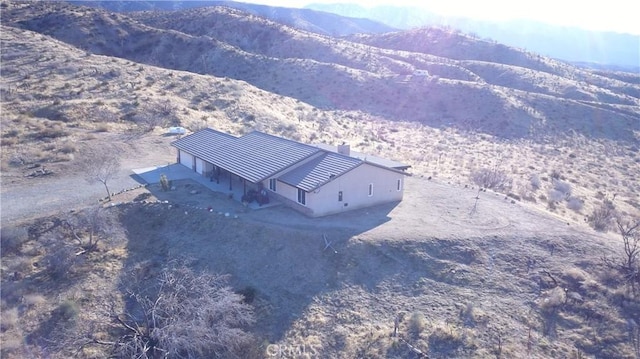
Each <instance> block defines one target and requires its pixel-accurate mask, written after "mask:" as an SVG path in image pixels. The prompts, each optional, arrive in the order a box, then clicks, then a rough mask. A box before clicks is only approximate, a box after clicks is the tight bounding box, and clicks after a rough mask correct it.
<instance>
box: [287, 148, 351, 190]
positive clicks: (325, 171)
mask: <svg viewBox="0 0 640 359" xmlns="http://www.w3.org/2000/svg"><path fill="white" fill-rule="evenodd" d="M362 163H363V162H362V161H361V160H359V159H357V158H352V157H348V156H344V155H340V154H337V153H332V152H324V154H323V155H321V156H320V157H318V158H314V159H312V160H310V161H308V162H306V163H304V164H303V165H301V166H300V167H296V168H294V169H293V170H291V171H289V172H287V173H285V174H283V175H282V176H280V177H279V178H278V179H279V180H280V181H282V182H284V183H286V184H289V185H292V186H294V187H298V188H300V189H303V190H305V191H307V192H309V191H312V190H314V189H316V188H318V187H320V186H322V185H323V184H325V183H327V182H329V181H331V180H332V179H334V178H335V177H338V176H341V175H342V174H344V173H346V172H349V171H351V170H352V169H354V168H356V167H358V166H359V165H361V164H362Z"/></svg>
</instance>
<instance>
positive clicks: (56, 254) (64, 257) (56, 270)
mask: <svg viewBox="0 0 640 359" xmlns="http://www.w3.org/2000/svg"><path fill="white" fill-rule="evenodd" d="M76 261H77V256H76V254H75V253H74V250H73V248H71V247H70V246H68V245H66V244H65V243H62V242H60V243H58V244H52V247H50V250H49V252H48V253H47V254H46V255H45V256H44V258H43V260H42V262H43V264H44V266H45V268H46V271H47V274H48V275H49V276H50V277H51V278H52V279H55V280H62V279H66V278H68V276H69V275H70V274H71V273H72V270H73V267H74V265H75V264H76Z"/></svg>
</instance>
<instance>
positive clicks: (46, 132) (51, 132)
mask: <svg viewBox="0 0 640 359" xmlns="http://www.w3.org/2000/svg"><path fill="white" fill-rule="evenodd" d="M66 136H69V132H68V131H65V130H64V129H63V128H62V126H60V125H57V124H56V125H53V126H46V127H44V128H41V129H40V130H39V131H38V132H36V133H34V134H32V137H33V138H34V139H36V140H47V139H54V138H59V137H66Z"/></svg>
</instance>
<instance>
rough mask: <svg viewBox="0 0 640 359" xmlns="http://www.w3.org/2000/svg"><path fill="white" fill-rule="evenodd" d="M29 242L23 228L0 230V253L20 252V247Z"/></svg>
mask: <svg viewBox="0 0 640 359" xmlns="http://www.w3.org/2000/svg"><path fill="white" fill-rule="evenodd" d="M28 240H29V233H28V232H27V229H26V228H24V227H14V226H11V227H2V228H1V229H0V249H1V250H2V253H3V254H4V253H14V252H18V251H20V248H21V247H22V245H23V244H24V243H25V242H27V241H28Z"/></svg>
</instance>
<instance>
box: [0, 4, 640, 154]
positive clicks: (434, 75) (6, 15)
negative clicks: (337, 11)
mask: <svg viewBox="0 0 640 359" xmlns="http://www.w3.org/2000/svg"><path fill="white" fill-rule="evenodd" d="M2 21H3V24H5V25H7V26H14V27H20V28H24V29H28V30H31V31H36V32H40V33H42V34H46V35H48V36H52V37H54V38H56V39H59V40H61V41H64V42H67V43H69V44H71V45H73V46H75V47H78V48H80V49H84V50H86V51H88V52H91V53H97V54H104V55H108V56H115V57H120V58H125V59H128V60H132V61H135V62H139V63H144V64H150V65H154V66H161V67H165V68H170V69H176V70H184V71H190V72H195V73H201V74H211V75H215V76H217V77H229V78H233V79H238V80H242V81H246V82H248V83H251V84H253V85H255V86H257V87H259V88H261V89H263V90H266V91H270V92H273V93H276V94H280V95H284V96H289V97H293V98H295V99H298V100H300V101H303V102H306V103H308V104H311V105H313V106H316V107H319V108H323V109H336V110H357V111H362V112H365V113H368V114H370V115H372V116H376V117H381V118H385V119H389V120H394V121H414V122H419V123H421V124H425V125H429V126H433V127H455V128H459V129H463V130H474V131H480V132H485V133H489V134H492V135H496V136H500V137H504V138H522V137H530V136H534V137H539V136H540V137H541V136H546V135H549V134H558V133H560V134H562V133H567V132H572V131H575V132H578V133H582V134H584V135H587V136H589V137H596V138H608V139H616V140H624V141H632V142H633V141H637V138H636V137H635V136H636V135H635V132H636V131H638V130H640V108H639V107H638V103H639V97H640V95H639V94H640V86H638V85H637V81H636V82H634V81H633V80H635V79H637V77H631V78H630V79H629V80H630V81H627V80H626V79H628V77H623V76H608V75H607V74H606V73H605V74H604V75H603V73H599V74H596V73H592V72H589V71H586V70H582V69H578V68H576V67H573V66H570V65H567V64H564V63H561V62H558V61H554V60H551V59H548V58H544V57H541V56H538V55H535V54H531V53H526V52H523V51H520V50H517V49H513V48H509V47H506V46H503V45H499V44H495V43H490V42H486V41H481V40H479V39H476V38H473V37H471V36H465V35H462V34H459V33H456V32H451V31H445V30H441V29H422V30H414V31H408V32H400V33H389V34H383V35H367V36H357V37H353V38H351V39H350V40H345V39H336V38H332V37H328V36H322V35H318V34H315V33H310V32H304V31H301V30H297V29H294V28H292V27H288V26H285V25H282V24H279V23H276V22H273V21H269V20H266V19H264V18H260V17H256V16H252V15H248V14H247V13H243V12H241V11H239V10H234V9H230V8H226V7H210V8H204V9H191V10H182V11H177V12H142V13H133V14H118V13H111V12H107V11H104V10H99V9H93V8H85V7H76V6H71V5H66V4H60V3H44V4H42V3H39V4H22V5H15V6H9V8H8V9H6V10H5V11H3V13H2ZM394 44H395V45H394Z"/></svg>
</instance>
